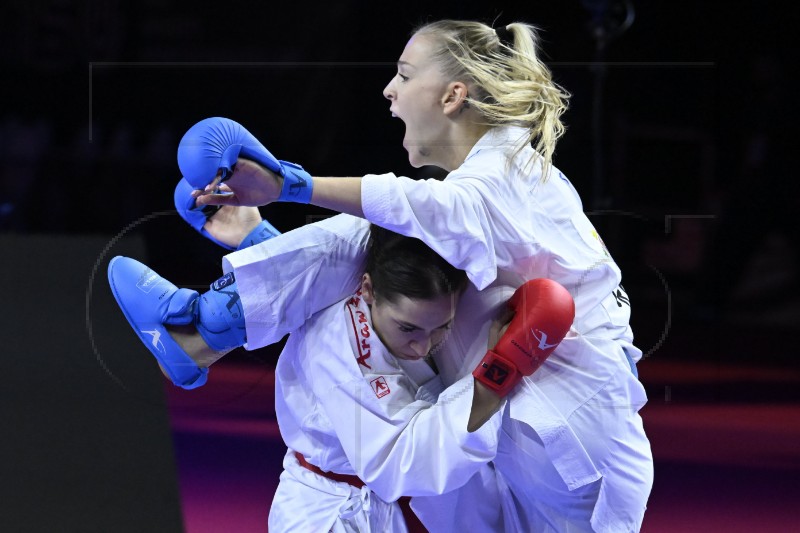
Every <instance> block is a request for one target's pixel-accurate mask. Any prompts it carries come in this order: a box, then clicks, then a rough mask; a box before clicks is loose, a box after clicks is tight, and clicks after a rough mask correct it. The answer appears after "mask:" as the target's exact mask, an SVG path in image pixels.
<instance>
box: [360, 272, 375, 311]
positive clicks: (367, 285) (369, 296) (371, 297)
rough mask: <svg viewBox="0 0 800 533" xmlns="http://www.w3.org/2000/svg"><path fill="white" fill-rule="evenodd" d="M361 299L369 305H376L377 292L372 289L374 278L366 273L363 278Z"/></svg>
mask: <svg viewBox="0 0 800 533" xmlns="http://www.w3.org/2000/svg"><path fill="white" fill-rule="evenodd" d="M361 297H362V298H363V299H364V301H365V302H366V303H367V305H372V304H374V303H375V291H374V289H373V288H372V278H371V277H369V274H366V273H365V274H364V275H363V276H361Z"/></svg>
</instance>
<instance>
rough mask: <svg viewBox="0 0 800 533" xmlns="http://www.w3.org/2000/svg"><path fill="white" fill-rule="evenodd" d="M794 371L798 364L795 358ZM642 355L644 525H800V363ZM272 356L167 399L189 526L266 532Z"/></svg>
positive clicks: (704, 528)
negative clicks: (646, 455) (647, 473)
mask: <svg viewBox="0 0 800 533" xmlns="http://www.w3.org/2000/svg"><path fill="white" fill-rule="evenodd" d="M795 367H796V365H795ZM795 367H793V366H792V365H779V366H775V365H772V366H770V367H766V368H765V367H764V366H756V365H753V364H751V363H736V362H732V363H726V364H722V363H716V362H695V361H692V360H691V359H684V360H674V361H669V360H664V358H657V357H652V358H648V359H646V360H644V361H642V362H641V363H640V366H639V370H640V377H641V380H642V382H643V383H644V384H645V386H646V387H647V389H648V393H649V396H650V401H649V403H648V405H647V406H646V407H645V408H644V410H643V411H642V416H643V418H644V421H645V427H646V430H647V431H648V434H649V436H650V439H651V442H652V447H653V454H654V457H655V461H656V476H655V483H654V487H653V492H652V494H651V497H650V504H649V509H648V513H647V515H646V518H645V522H644V526H643V529H642V531H644V532H648V533H661V532H665V533H666V532H669V533H673V532H691V531H698V532H703V533H714V532H718V531H720V532H722V531H724V532H753V531H778V532H784V531H800V504H798V502H800V484H799V483H798V482H797V479H798V477H800V401H798V396H800V393H798V391H800V370H798V369H797V368H795ZM273 378H274V376H273V373H272V369H271V367H270V365H269V364H261V365H256V364H252V363H242V362H230V361H223V362H222V363H219V364H218V365H217V366H215V367H214V368H213V369H212V372H211V376H210V379H209V383H208V385H207V386H206V387H204V388H203V389H198V390H195V391H189V392H187V391H182V390H180V389H177V388H175V387H172V386H171V385H170V386H169V387H168V391H169V392H168V398H169V404H170V413H171V420H172V426H173V429H174V439H175V446H176V455H177V462H178V468H179V475H180V486H181V496H182V502H183V515H184V520H185V527H186V532H187V533H217V532H219V531H246V532H250V531H266V529H267V527H266V521H267V514H268V510H269V505H270V502H271V499H272V494H273V491H274V489H275V486H276V484H277V481H278V476H279V475H280V472H281V460H282V457H283V452H284V450H285V448H284V446H283V443H282V441H281V439H280V435H279V433H278V428H277V424H276V422H275V415H274V411H273V393H274V388H273Z"/></svg>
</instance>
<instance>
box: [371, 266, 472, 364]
mask: <svg viewBox="0 0 800 533" xmlns="http://www.w3.org/2000/svg"><path fill="white" fill-rule="evenodd" d="M361 293H362V295H363V297H364V301H365V302H366V303H367V304H369V305H370V310H371V315H372V329H373V330H374V331H375V333H377V334H378V337H379V338H380V339H381V342H382V343H383V345H384V346H386V349H388V350H389V352H390V353H391V354H392V355H394V356H395V357H397V358H398V359H405V360H409V361H416V360H419V359H423V358H425V357H427V356H428V355H429V354H432V353H433V352H434V351H435V349H436V348H437V347H438V346H439V345H440V344H441V343H442V342H443V341H444V340H445V337H446V336H447V334H448V331H449V330H450V327H451V325H452V323H453V318H454V317H455V311H456V304H457V303H458V295H457V294H447V295H443V296H438V297H435V298H432V299H430V300H421V299H411V298H407V297H405V296H402V295H398V296H397V297H396V302H390V301H388V300H386V299H385V298H381V297H380V296H378V297H377V298H376V297H375V292H374V290H373V288H372V281H371V279H370V277H369V274H365V275H364V278H363V279H362V281H361Z"/></svg>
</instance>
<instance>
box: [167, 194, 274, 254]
mask: <svg viewBox="0 0 800 533" xmlns="http://www.w3.org/2000/svg"><path fill="white" fill-rule="evenodd" d="M193 190H194V188H193V187H192V186H191V185H190V184H189V182H188V181H186V178H182V179H181V180H180V181H179V182H178V185H177V186H176V187H175V195H174V197H175V198H174V199H175V209H177V210H178V214H179V215H180V216H181V218H182V219H183V220H185V221H186V222H187V224H189V225H190V226H191V227H193V228H194V229H195V230H196V231H197V232H198V233H200V235H202V236H203V237H205V238H206V239H208V240H210V241H211V242H213V243H215V244H217V245H219V246H222V247H223V248H225V249H227V250H242V249H244V248H247V247H249V246H253V245H254V244H258V243H261V242H264V241H266V240H267V239H271V238H272V237H275V236H277V235H280V234H281V232H279V231H278V230H277V229H275V228H274V227H273V226H272V224H270V223H269V222H267V221H266V220H262V221H261V223H260V224H259V225H258V226H256V227H255V229H253V231H251V232H250V233H249V234H248V235H247V237H245V238H244V240H242V242H241V243H240V244H239V247H238V248H233V247H232V246H229V245H227V244H225V243H223V242H221V241H219V240H217V239H215V238H214V236H212V235H211V234H210V233H209V232H207V231H206V230H205V228H204V227H203V226H204V225H205V223H206V221H207V220H208V219H209V218H211V217H213V216H214V214H215V213H216V212H217V211H218V210H219V206H216V205H207V206H204V207H201V208H198V207H197V205H196V204H195V201H194V198H192V191H193Z"/></svg>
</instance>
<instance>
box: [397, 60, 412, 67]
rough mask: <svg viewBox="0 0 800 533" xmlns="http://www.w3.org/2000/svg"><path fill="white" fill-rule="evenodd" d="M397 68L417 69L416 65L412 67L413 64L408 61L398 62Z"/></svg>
mask: <svg viewBox="0 0 800 533" xmlns="http://www.w3.org/2000/svg"><path fill="white" fill-rule="evenodd" d="M397 66H398V67H408V68H415V67H414V65H412V64H411V63H409V62H408V61H398V62H397Z"/></svg>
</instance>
